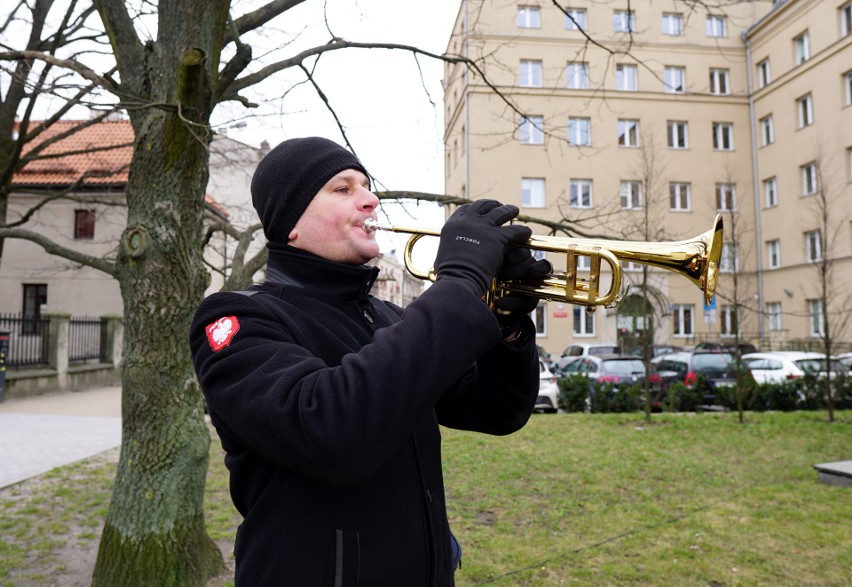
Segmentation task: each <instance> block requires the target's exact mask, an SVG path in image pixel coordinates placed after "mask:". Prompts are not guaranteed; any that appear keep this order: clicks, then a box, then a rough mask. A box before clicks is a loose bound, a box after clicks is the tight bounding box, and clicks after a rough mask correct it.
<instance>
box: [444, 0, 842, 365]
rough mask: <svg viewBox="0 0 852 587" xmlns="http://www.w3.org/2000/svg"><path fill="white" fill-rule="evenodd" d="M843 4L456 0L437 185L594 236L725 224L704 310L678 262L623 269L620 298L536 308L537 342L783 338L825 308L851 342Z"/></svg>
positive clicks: (785, 341) (817, 321)
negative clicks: (825, 274) (676, 268)
mask: <svg viewBox="0 0 852 587" xmlns="http://www.w3.org/2000/svg"><path fill="white" fill-rule="evenodd" d="M563 6H564V5H563ZM690 6H691V5H690ZM849 6H850V2H849V1H848V0H847V1H846V2H845V3H844V2H825V1H822V2H820V1H817V0H791V1H788V2H784V3H776V4H774V5H773V3H771V2H764V1H757V2H743V3H732V4H726V5H725V6H720V7H719V8H718V9H716V8H712V7H711V6H710V5H701V6H699V7H695V6H693V7H691V8H689V9H688V8H687V5H679V4H677V3H675V4H671V5H658V4H653V3H651V2H647V1H643V2H631V3H629V4H628V3H624V4H620V3H616V4H600V3H591V2H587V1H579V2H573V3H568V4H567V7H564V8H559V7H558V6H556V5H555V4H554V3H550V2H532V1H522V2H520V3H517V4H506V3H497V2H493V1H489V0H464V1H463V2H462V3H461V8H460V11H459V14H458V17H457V19H456V22H455V25H454V30H453V34H452V36H451V38H450V42H449V45H448V48H447V53H448V54H449V55H457V56H462V57H464V58H467V59H469V60H472V61H473V62H474V63H475V64H476V66H477V67H478V70H471V69H469V68H467V67H465V66H464V64H462V63H458V64H448V65H447V66H446V69H445V80H444V87H445V147H446V162H445V164H446V171H445V173H446V175H445V186H446V192H447V193H448V194H453V195H459V196H463V197H466V198H470V199H476V198H481V197H494V198H496V199H499V200H502V201H505V202H508V203H515V204H517V205H518V206H519V207H520V208H521V214H522V215H525V216H527V217H528V218H529V219H530V220H531V223H532V225H533V229H534V232H536V233H540V234H547V233H548V232H549V231H551V230H552V229H553V226H552V225H546V224H542V223H539V224H536V221H545V222H549V223H559V224H563V225H568V226H569V227H570V232H571V233H572V234H573V235H576V236H589V237H594V238H596V239H600V240H602V241H603V240H613V239H618V240H624V239H628V240H634V241H651V242H657V241H680V240H693V239H694V238H695V237H697V236H698V235H701V234H702V233H704V232H705V231H707V230H708V229H709V228H710V227H711V225H712V223H713V220H714V217H715V216H716V215H717V214H720V215H722V217H723V220H724V222H725V225H726V226H725V228H726V230H725V243H724V247H723V258H722V267H721V275H720V279H719V287H718V295H717V296H716V300H715V302H714V303H713V304H711V305H709V306H708V305H705V304H704V301H703V300H702V294H701V292H700V291H699V290H698V289H697V288H696V287H695V285H694V284H692V283H690V281H688V280H687V279H685V278H684V277H682V276H680V275H676V274H675V273H673V272H670V271H666V270H660V269H650V270H648V269H647V266H642V265H639V264H631V263H625V264H624V267H623V269H624V271H623V275H624V281H625V282H627V283H629V284H631V288H630V290H628V291H627V292H626V294H625V297H624V298H623V300H622V303H621V304H620V305H619V306H617V307H615V308H607V309H599V310H598V311H596V312H594V313H591V314H590V313H588V312H586V311H585V310H584V309H583V308H581V307H580V306H577V305H571V304H568V303H563V302H553V301H550V302H542V303H541V304H540V306H539V308H538V310H537V312H536V318H537V325H538V328H539V337H540V343H541V344H542V345H543V346H544V347H545V348H546V349H547V350H548V351H550V352H551V353H559V352H560V351H561V350H562V348H564V347H565V346H567V345H568V344H569V343H570V342H573V341H577V340H580V341H590V342H591V341H598V342H604V341H616V342H619V343H621V344H622V346H623V347H625V350H629V349H630V347H631V346H633V345H635V344H636V341H637V340H638V338H639V337H640V336H641V335H642V334H643V333H646V334H647V333H652V335H653V339H654V341H655V342H656V343H657V344H676V345H683V346H690V345H693V344H696V343H698V342H701V341H704V340H719V339H722V340H725V339H728V340H732V339H739V340H741V341H749V342H753V343H755V344H757V345H758V346H762V347H767V346H783V345H790V346H794V345H796V344H799V343H807V342H808V341H809V340H812V339H814V338H816V337H817V336H818V335H819V333H820V332H821V329H822V328H823V327H824V325H825V324H826V323H827V322H831V321H835V322H836V323H837V327H836V328H833V331H834V335H835V337H839V338H842V339H843V340H848V339H849V332H848V331H846V330H844V329H843V328H841V326H842V325H843V324H842V323H843V321H844V317H845V316H846V313H847V312H846V311H847V310H848V307H847V304H846V302H845V296H843V295H837V294H838V293H839V292H843V291H845V290H846V288H847V287H848V286H849V285H852V283H850V278H849V277H847V274H848V270H847V267H846V264H847V263H848V262H849V259H850V256H852V230H850V227H852V224H850V221H851V220H852V215H850V210H852V206H850V199H852V192H850V181H852V151H850V145H852V119H850V116H852V107H850V104H852V103H850V100H852V87H850V84H852V77H850V68H852V35H850V31H849V28H850V24H849V19H850V15H849V10H850V8H849ZM820 202H825V204H820ZM825 209H828V210H829V212H828V214H827V215H826V214H823V215H822V217H827V218H828V219H829V222H827V223H826V222H823V223H822V224H820V223H819V222H817V217H819V216H820V214H819V211H820V210H825ZM612 246H617V245H612ZM547 257H548V258H549V259H550V260H551V262H552V263H553V264H554V266H555V267H556V268H557V269H564V268H565V260H564V258H563V257H564V256H563V255H558V254H553V253H547ZM821 259H828V260H830V265H831V268H832V270H831V272H830V273H831V280H832V281H831V284H830V286H829V287H828V288H822V289H821V288H820V286H819V283H818V282H819V279H818V278H817V276H818V273H819V271H818V267H819V265H820V263H819V261H820V260H821ZM578 261H579V268H580V270H581V272H583V271H586V272H587V271H588V265H589V259H588V258H586V259H583V258H580V259H579V260H578ZM585 274H586V275H588V273H585ZM607 280H608V277H607V275H606V271H604V275H602V281H603V282H607ZM605 287H606V283H604V285H603V286H602V288H604V289H605ZM824 290H830V291H831V292H834V293H833V295H829V296H825V295H822V294H823V293H825V291H824ZM788 292H789V293H788ZM622 293H624V292H622ZM823 307H825V308H826V309H827V310H828V312H827V314H828V315H827V316H826V314H825V313H823V312H822V309H823Z"/></svg>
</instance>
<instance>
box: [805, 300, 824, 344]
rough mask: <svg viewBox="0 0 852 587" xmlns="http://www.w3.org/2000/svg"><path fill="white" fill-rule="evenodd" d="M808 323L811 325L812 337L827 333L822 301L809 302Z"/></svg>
mask: <svg viewBox="0 0 852 587" xmlns="http://www.w3.org/2000/svg"><path fill="white" fill-rule="evenodd" d="M808 323H809V324H810V329H811V336H822V335H823V334H824V333H825V316H823V313H822V300H808Z"/></svg>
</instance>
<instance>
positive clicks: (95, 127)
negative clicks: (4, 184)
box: [12, 120, 229, 218]
mask: <svg viewBox="0 0 852 587" xmlns="http://www.w3.org/2000/svg"><path fill="white" fill-rule="evenodd" d="M84 122H86V121H84V120H60V121H58V122H55V123H54V124H52V125H51V126H50V128H48V129H47V130H46V131H44V132H43V133H42V134H40V135H39V136H38V138H36V139H35V141H33V144H28V145H26V146H25V147H24V156H26V154H27V153H28V152H30V151H31V150H32V149H33V148H35V147H36V146H37V145H40V144H42V143H43V142H45V141H47V140H49V139H51V138H53V137H56V136H58V135H61V134H63V133H66V132H68V131H69V130H71V129H73V128H74V127H75V126H79V125H81V124H83V123H84ZM38 124H39V121H35V122H33V123H32V125H31V127H30V128H32V127H34V126H36V125H38ZM133 137H134V135H133V127H132V126H131V125H130V121H129V120H110V121H104V122H98V123H95V124H92V125H90V126H87V127H86V128H82V129H80V130H78V131H77V132H75V133H72V134H71V135H70V136H67V137H65V138H62V139H60V140H58V141H56V142H55V143H53V144H51V145H48V146H47V147H45V149H44V150H43V151H41V152H40V153H39V157H46V158H44V159H36V160H35V161H31V162H30V163H27V164H26V165H25V166H24V167H23V169H21V170H20V171H18V172H17V173H16V174H15V175H14V176H13V178H12V186H13V187H24V186H27V187H36V186H38V187H60V186H61V187H66V186H70V185H72V184H73V183H75V182H77V181H80V180H81V178H82V180H81V181H80V185H81V186H95V185H97V186H104V185H110V186H121V187H124V186H125V184H127V178H128V174H129V170H130V160H131V159H132V158H133ZM63 153H68V154H67V155H62V154H63ZM60 155H61V156H60ZM84 176H85V177H84ZM204 202H205V203H207V205H209V206H211V207H212V208H214V209H215V210H216V211H218V212H219V213H220V214H222V215H223V216H225V217H226V218H227V217H228V216H229V213H228V211H227V210H226V209H225V208H224V207H222V205H221V204H219V203H218V202H217V201H216V200H215V199H214V198H213V196H211V195H210V194H204Z"/></svg>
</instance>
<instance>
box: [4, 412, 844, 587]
mask: <svg viewBox="0 0 852 587" xmlns="http://www.w3.org/2000/svg"><path fill="white" fill-rule="evenodd" d="M836 416H837V421H836V422H834V423H831V424H830V423H828V422H827V420H826V415H825V413H824V412H795V413H761V414H748V415H747V422H746V423H745V424H739V423H737V417H736V415H735V414H698V415H695V414H692V415H690V414H682V415H680V414H673V415H668V414H666V415H655V416H654V417H653V419H652V422H651V423H650V424H647V423H645V422H644V420H643V418H642V416H641V415H625V414H599V415H584V414H554V415H535V416H533V418H532V419H531V421H530V423H529V424H528V425H527V427H526V428H524V429H523V430H522V431H521V432H519V433H517V434H514V435H512V436H508V437H503V438H496V437H488V436H484V435H480V434H472V433H468V432H458V431H453V430H445V431H444V470H445V481H446V486H447V494H448V501H449V514H450V523H451V525H452V527H453V531H454V532H455V534H456V535H457V537H458V538H459V540H460V542H461V543H462V546H463V548H464V553H465V555H464V561H463V567H462V569H461V571H459V572H458V573H457V574H456V579H457V584H458V585H478V584H492V585H503V586H509V585H512V586H514V585H560V584H583V585H585V584H596V585H636V584H644V585H702V586H707V585H849V584H852V487H837V486H831V485H826V484H823V483H819V482H818V481H817V474H816V471H815V470H814V469H813V465H814V464H816V463H823V462H833V461H841V460H852V412H849V411H846V412H838V413H837V414H836ZM114 471H115V464H114V462H109V461H108V460H106V461H105V460H104V459H103V458H97V457H96V458H94V459H90V460H89V461H84V462H82V463H77V464H75V465H71V466H68V467H62V468H60V469H55V470H54V471H51V472H50V473H48V474H46V475H43V476H42V477H41V478H38V479H36V480H30V481H27V482H24V483H23V484H19V485H16V486H13V487H10V488H6V489H3V490H2V491H0V512H2V516H0V585H10V586H11V585H16V586H17V585H51V584H55V585H72V584H77V583H74V582H73V581H72V580H71V577H72V576H76V575H79V576H80V577H83V578H85V576H86V575H85V574H86V572H87V571H88V573H89V574H90V573H91V566H89V567H88V568H87V566H86V565H93V564H94V554H96V552H97V540H98V535H99V532H100V525H101V522H102V520H103V516H104V514H105V512H106V506H107V503H108V501H109V497H110V495H109V492H110V480H111V475H112V474H114ZM206 517H207V524H208V530H209V532H210V534H211V536H212V537H213V538H214V539H215V540H217V541H218V542H219V543H220V545H221V546H222V548H223V550H224V551H225V552H228V551H229V550H230V546H231V544H232V542H231V541H232V539H233V535H234V531H235V528H236V524H237V523H238V521H239V519H238V516H237V515H236V513H235V512H234V510H233V508H232V506H231V503H230V499H229V497H228V490H227V472H226V471H225V469H224V466H223V464H222V454H221V449H220V447H219V444H218V441H214V443H213V446H212V449H211V466H210V473H209V481H208V488H207V513H206ZM81 552H84V553H85V552H88V553H89V554H88V558H86V557H85V556H84V557H82V560H77V561H76V562H73V561H72V562H69V561H70V560H71V559H69V558H68V557H69V556H71V555H72V554H73V553H77V554H76V556H77V559H80V553H81ZM72 563H73V564H72ZM75 574H76V575H75ZM78 580H79V577H78ZM228 582H229V577H227V576H226V577H222V578H220V580H219V581H218V582H217V583H216V584H217V585H222V584H228ZM80 584H85V583H80Z"/></svg>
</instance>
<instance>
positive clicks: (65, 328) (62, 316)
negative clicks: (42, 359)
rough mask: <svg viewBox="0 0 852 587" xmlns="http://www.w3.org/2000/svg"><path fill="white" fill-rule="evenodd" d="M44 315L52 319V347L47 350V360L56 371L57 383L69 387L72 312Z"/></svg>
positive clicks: (45, 313)
mask: <svg viewBox="0 0 852 587" xmlns="http://www.w3.org/2000/svg"><path fill="white" fill-rule="evenodd" d="M42 316H44V317H45V318H49V319H50V348H48V350H47V362H48V364H49V365H50V368H51V369H54V370H55V371H56V383H57V384H58V386H59V389H66V388H67V387H68V351H69V350H70V349H69V329H70V327H71V314H68V313H67V312H57V311H55V310H54V311H48V312H42Z"/></svg>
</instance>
